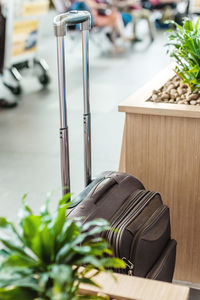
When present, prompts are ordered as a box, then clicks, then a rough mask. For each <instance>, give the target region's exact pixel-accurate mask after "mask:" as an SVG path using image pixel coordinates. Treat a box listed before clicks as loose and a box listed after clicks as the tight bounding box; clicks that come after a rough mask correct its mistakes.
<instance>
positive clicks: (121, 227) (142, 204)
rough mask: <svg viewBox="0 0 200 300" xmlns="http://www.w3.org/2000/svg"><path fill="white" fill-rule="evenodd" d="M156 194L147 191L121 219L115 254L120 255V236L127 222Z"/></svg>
mask: <svg viewBox="0 0 200 300" xmlns="http://www.w3.org/2000/svg"><path fill="white" fill-rule="evenodd" d="M155 195H156V193H155V192H148V193H147V194H146V195H145V196H144V197H143V199H142V202H141V203H139V204H138V205H137V206H136V207H135V208H134V210H133V211H131V212H130V214H129V215H128V216H127V218H126V219H125V220H124V221H123V223H122V224H120V225H121V226H120V225H119V226H118V228H117V229H118V230H119V232H118V234H117V237H116V255H117V256H118V257H120V250H119V249H120V241H121V238H122V234H123V232H124V230H125V228H126V227H127V226H128V225H129V223H130V222H131V221H132V220H134V219H135V218H136V217H137V216H138V215H139V214H140V213H141V211H142V210H143V209H144V207H145V206H146V205H147V204H148V203H149V202H150V201H151V199H152V198H153V197H154V196H155Z"/></svg>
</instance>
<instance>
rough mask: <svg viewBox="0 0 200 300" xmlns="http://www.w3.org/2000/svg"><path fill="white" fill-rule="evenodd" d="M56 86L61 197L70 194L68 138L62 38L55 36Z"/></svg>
mask: <svg viewBox="0 0 200 300" xmlns="http://www.w3.org/2000/svg"><path fill="white" fill-rule="evenodd" d="M57 59H58V86H59V99H60V155H61V179H62V193H63V196H64V195H65V194H67V193H69V192H70V166H69V136H68V125H67V102H66V80H65V42H64V36H57Z"/></svg>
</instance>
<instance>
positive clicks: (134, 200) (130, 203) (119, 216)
mask: <svg viewBox="0 0 200 300" xmlns="http://www.w3.org/2000/svg"><path fill="white" fill-rule="evenodd" d="M147 193H148V192H147V191H143V190H142V191H141V190H139V191H137V192H134V193H133V194H131V195H130V196H129V197H128V199H127V200H126V201H125V203H124V205H123V206H122V207H121V209H120V211H119V212H117V213H115V214H114V216H113V217H112V219H111V221H110V224H111V227H112V228H117V226H118V225H119V224H120V222H121V221H122V220H123V219H124V217H126V216H127V214H128V213H129V212H130V210H131V209H132V208H133V207H134V206H135V205H137V204H138V202H139V201H140V200H141V198H143V197H144V195H145V194H147ZM114 234H115V232H113V231H112V230H109V231H107V232H106V233H105V235H104V237H105V238H106V239H107V240H108V241H110V243H111V241H112V238H113V236H114Z"/></svg>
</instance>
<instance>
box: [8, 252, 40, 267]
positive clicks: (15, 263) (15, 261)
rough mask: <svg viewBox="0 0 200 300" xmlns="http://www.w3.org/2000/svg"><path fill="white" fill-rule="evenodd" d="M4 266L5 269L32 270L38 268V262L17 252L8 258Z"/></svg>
mask: <svg viewBox="0 0 200 300" xmlns="http://www.w3.org/2000/svg"><path fill="white" fill-rule="evenodd" d="M2 265H3V266H5V267H24V268H32V267H35V266H37V265H38V262H37V261H35V260H34V259H32V258H31V257H30V256H26V255H23V254H22V253H18V252H16V253H13V254H11V255H9V256H7V257H6V259H5V260H4V262H3V264H2Z"/></svg>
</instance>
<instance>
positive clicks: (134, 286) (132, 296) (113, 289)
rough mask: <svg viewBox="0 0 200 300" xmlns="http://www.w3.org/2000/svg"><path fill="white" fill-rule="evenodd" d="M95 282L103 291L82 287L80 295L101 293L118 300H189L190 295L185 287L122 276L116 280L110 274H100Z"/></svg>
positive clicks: (118, 275)
mask: <svg viewBox="0 0 200 300" xmlns="http://www.w3.org/2000/svg"><path fill="white" fill-rule="evenodd" d="M95 282H97V283H98V284H99V285H100V286H101V289H100V288H96V287H92V286H88V285H81V288H80V293H81V294H93V295H96V294H98V293H101V294H105V295H108V296H109V297H110V298H111V299H116V300H187V299H188V295H189V288H188V287H185V286H179V285H175V284H170V283H165V282H161V281H155V280H149V279H142V278H139V277H131V276H127V275H120V274H117V275H116V280H114V279H113V278H112V277H111V275H109V274H105V273H104V274H100V275H98V277H97V278H96V279H95Z"/></svg>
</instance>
